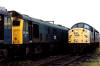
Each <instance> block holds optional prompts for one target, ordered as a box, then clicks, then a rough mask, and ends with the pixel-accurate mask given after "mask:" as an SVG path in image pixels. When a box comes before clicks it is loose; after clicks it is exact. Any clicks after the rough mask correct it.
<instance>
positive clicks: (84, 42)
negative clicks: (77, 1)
mask: <svg viewBox="0 0 100 66" xmlns="http://www.w3.org/2000/svg"><path fill="white" fill-rule="evenodd" d="M68 43H69V46H70V47H71V49H73V50H72V51H80V52H82V51H84V50H87V51H88V50H89V49H93V48H95V47H97V46H98V45H99V32H98V31H97V30H96V29H95V28H93V27H92V26H90V25H88V24H86V23H82V22H80V23H77V24H75V25H73V26H72V27H71V29H70V30H69V32H68ZM81 50H82V51H81Z"/></svg>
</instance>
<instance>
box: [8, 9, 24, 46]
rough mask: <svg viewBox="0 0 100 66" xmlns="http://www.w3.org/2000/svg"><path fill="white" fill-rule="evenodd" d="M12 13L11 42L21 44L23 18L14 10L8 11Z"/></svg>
mask: <svg viewBox="0 0 100 66" xmlns="http://www.w3.org/2000/svg"><path fill="white" fill-rule="evenodd" d="M9 13H10V14H11V15H12V17H11V20H12V25H13V26H12V44H23V39H22V38H23V36H22V35H23V34H22V33H23V19H21V15H20V14H19V13H17V12H16V11H9Z"/></svg>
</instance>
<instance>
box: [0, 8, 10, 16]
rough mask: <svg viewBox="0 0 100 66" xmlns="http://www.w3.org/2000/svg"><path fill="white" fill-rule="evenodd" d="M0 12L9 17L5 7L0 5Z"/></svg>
mask: <svg viewBox="0 0 100 66" xmlns="http://www.w3.org/2000/svg"><path fill="white" fill-rule="evenodd" d="M0 14H2V15H4V16H8V17H10V14H9V13H8V11H7V9H5V8H4V7H0Z"/></svg>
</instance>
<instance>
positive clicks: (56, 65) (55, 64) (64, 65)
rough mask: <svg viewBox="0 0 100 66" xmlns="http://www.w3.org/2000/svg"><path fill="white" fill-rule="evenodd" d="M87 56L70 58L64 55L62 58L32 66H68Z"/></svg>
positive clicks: (70, 56)
mask: <svg viewBox="0 0 100 66" xmlns="http://www.w3.org/2000/svg"><path fill="white" fill-rule="evenodd" d="M85 57H87V55H81V56H72V55H65V56H62V57H58V58H54V59H50V60H46V61H43V62H42V61H41V63H37V64H34V66H69V65H71V64H73V63H74V62H76V61H77V60H79V59H82V58H85Z"/></svg>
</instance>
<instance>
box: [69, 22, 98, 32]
mask: <svg viewBox="0 0 100 66" xmlns="http://www.w3.org/2000/svg"><path fill="white" fill-rule="evenodd" d="M78 24H84V25H87V26H89V27H91V28H92V29H94V30H95V31H96V32H98V31H97V30H96V29H95V28H93V27H92V26H91V25H89V24H87V23H84V22H79V23H76V24H75V25H78ZM75 25H73V26H72V27H71V28H73V27H74V26H75Z"/></svg>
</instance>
